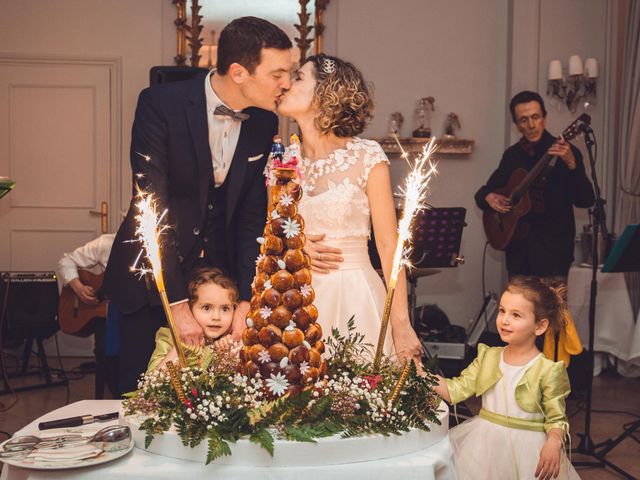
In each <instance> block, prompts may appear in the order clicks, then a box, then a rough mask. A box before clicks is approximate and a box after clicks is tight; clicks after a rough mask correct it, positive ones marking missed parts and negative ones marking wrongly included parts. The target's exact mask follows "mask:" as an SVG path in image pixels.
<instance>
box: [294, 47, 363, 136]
mask: <svg viewBox="0 0 640 480" xmlns="http://www.w3.org/2000/svg"><path fill="white" fill-rule="evenodd" d="M307 62H312V63H313V66H314V74H315V79H316V88H315V92H314V94H313V105H314V106H315V107H316V108H318V110H319V111H320V113H319V114H318V116H317V117H316V119H315V125H316V127H317V128H318V129H319V130H320V131H321V132H322V133H329V132H333V133H334V134H335V135H336V136H338V137H353V136H355V135H358V134H360V133H362V131H363V130H364V129H365V127H366V126H367V124H368V123H369V120H371V118H372V117H373V115H372V112H373V100H372V98H371V97H372V93H371V88H370V87H369V86H368V85H367V83H366V82H365V80H364V78H363V77H362V73H360V70H358V69H357V68H356V67H355V66H354V65H353V64H352V63H349V62H345V61H343V60H340V59H339V58H336V57H331V56H329V55H314V56H311V57H309V58H307V59H306V60H305V62H304V63H307ZM304 63H303V65H304Z"/></svg>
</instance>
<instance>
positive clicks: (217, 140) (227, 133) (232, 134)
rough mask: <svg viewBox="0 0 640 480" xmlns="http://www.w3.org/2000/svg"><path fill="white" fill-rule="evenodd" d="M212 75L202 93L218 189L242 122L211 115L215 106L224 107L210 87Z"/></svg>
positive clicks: (227, 117) (207, 78)
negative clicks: (205, 100) (204, 96)
mask: <svg viewBox="0 0 640 480" xmlns="http://www.w3.org/2000/svg"><path fill="white" fill-rule="evenodd" d="M214 73H215V71H214V70H212V71H210V72H209V74H208V75H207V76H206V77H205V79H204V91H205V95H206V98H207V125H208V127H209V147H210V148H211V161H212V163H213V179H214V182H215V186H216V187H218V186H220V185H222V183H223V182H224V179H225V178H227V173H228V172H229V167H230V166H231V160H233V154H234V152H235V151H236V146H237V145H238V138H239V137H240V127H241V126H242V122H240V121H238V120H234V119H233V118H231V117H229V116H225V115H214V114H213V112H214V111H215V109H216V107H217V106H219V105H224V102H223V101H222V100H220V98H219V97H218V95H216V92H214V91H213V88H212V87H211V76H212V75H213V74H214ZM227 106H228V105H227Z"/></svg>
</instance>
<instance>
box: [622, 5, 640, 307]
mask: <svg viewBox="0 0 640 480" xmlns="http://www.w3.org/2000/svg"><path fill="white" fill-rule="evenodd" d="M619 120H620V132H619V137H618V142H619V146H620V148H619V152H620V159H619V160H620V168H619V170H618V171H619V178H618V192H617V197H618V198H617V205H618V208H617V214H616V229H617V230H618V231H617V232H616V233H617V234H618V235H619V234H620V233H621V232H622V231H623V230H624V228H625V227H626V226H627V225H628V224H630V223H640V1H632V2H629V7H628V16H627V25H626V35H625V44H624V64H623V69H622V97H621V102H620V119H619ZM626 277H627V287H628V289H629V294H630V296H631V304H632V306H633V311H634V317H635V316H637V315H638V310H639V309H640V273H631V274H627V275H626Z"/></svg>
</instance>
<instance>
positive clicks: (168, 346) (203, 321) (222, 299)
mask: <svg viewBox="0 0 640 480" xmlns="http://www.w3.org/2000/svg"><path fill="white" fill-rule="evenodd" d="M188 292H189V308H190V309H191V313H193V316H194V318H195V319H196V321H197V322H198V325H200V328H202V332H203V333H204V340H203V344H202V345H200V346H199V347H198V348H192V347H189V346H187V345H184V348H185V356H186V357H187V363H188V364H189V366H201V367H207V366H208V365H209V363H210V362H211V358H212V351H211V349H210V348H207V347H206V345H210V346H212V347H213V348H227V349H228V348H231V347H232V346H233V341H232V339H231V335H230V333H231V322H232V320H233V312H234V310H235V306H236V302H237V301H238V288H237V287H236V285H235V284H234V283H233V280H231V279H230V278H228V277H227V276H225V275H223V273H222V272H221V271H220V270H219V269H217V268H202V269H200V270H196V271H195V272H194V274H193V276H192V278H191V281H190V282H189V286H188ZM177 359H178V353H177V351H176V347H175V345H174V344H173V339H172V338H171V331H170V330H169V329H168V328H167V327H162V328H160V329H158V331H157V332H156V348H155V350H154V351H153V354H152V355H151V359H150V360H149V365H148V366H147V372H151V371H153V370H156V369H159V368H164V366H165V365H166V364H167V362H173V361H175V360H177Z"/></svg>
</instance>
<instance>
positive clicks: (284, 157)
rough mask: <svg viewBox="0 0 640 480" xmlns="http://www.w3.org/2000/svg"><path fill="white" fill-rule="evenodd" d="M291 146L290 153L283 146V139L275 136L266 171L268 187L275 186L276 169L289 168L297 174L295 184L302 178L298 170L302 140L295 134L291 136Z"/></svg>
mask: <svg viewBox="0 0 640 480" xmlns="http://www.w3.org/2000/svg"><path fill="white" fill-rule="evenodd" d="M290 139H291V144H290V145H289V149H288V151H286V150H285V148H284V145H282V137H281V136H280V135H274V137H273V145H271V152H270V153H269V161H268V162H267V167H266V169H265V175H266V177H267V185H274V183H275V176H274V175H273V172H274V170H275V169H276V168H288V169H291V170H294V171H295V172H296V175H295V179H294V182H296V183H297V182H298V180H299V178H300V169H299V168H298V162H299V161H300V160H301V157H300V138H299V137H298V135H296V134H295V133H293V134H291V137H290Z"/></svg>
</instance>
